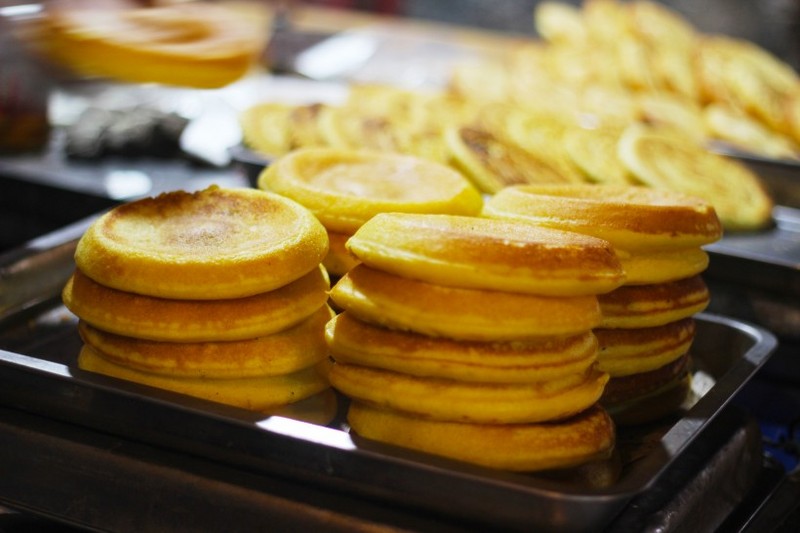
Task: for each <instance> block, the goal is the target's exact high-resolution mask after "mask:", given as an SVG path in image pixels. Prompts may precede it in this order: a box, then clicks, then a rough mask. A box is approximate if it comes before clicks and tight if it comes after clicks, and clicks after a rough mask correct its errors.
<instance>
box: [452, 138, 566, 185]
mask: <svg viewBox="0 0 800 533" xmlns="http://www.w3.org/2000/svg"><path fill="white" fill-rule="evenodd" d="M444 140H445V143H446V146H447V151H448V154H449V156H450V160H451V161H452V162H453V165H454V166H455V168H457V169H458V170H459V171H461V172H463V173H464V175H465V176H468V177H469V179H470V180H472V182H473V183H474V184H475V186H476V187H478V188H479V189H480V190H481V192H484V193H487V194H494V193H496V192H497V191H499V190H501V189H502V188H503V187H508V186H511V185H519V184H522V183H569V182H570V181H571V180H572V177H571V176H567V175H565V174H563V173H562V172H561V171H560V169H558V168H556V167H555V166H554V165H552V164H551V163H550V162H549V161H547V160H546V159H545V158H542V157H540V156H538V155H537V154H534V153H531V152H530V151H528V150H525V149H524V148H522V147H521V146H519V145H517V144H516V143H514V142H512V141H510V140H508V139H504V138H502V137H501V136H499V135H496V134H495V133H494V132H491V131H489V130H488V129H487V128H482V127H475V126H451V127H448V128H445V130H444Z"/></svg>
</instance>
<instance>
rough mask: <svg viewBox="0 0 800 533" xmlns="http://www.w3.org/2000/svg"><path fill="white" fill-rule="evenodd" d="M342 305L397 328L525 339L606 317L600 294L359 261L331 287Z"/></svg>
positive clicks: (570, 330) (585, 326)
mask: <svg viewBox="0 0 800 533" xmlns="http://www.w3.org/2000/svg"><path fill="white" fill-rule="evenodd" d="M330 297H331V298H332V300H333V302H334V303H335V304H336V306H338V307H339V308H341V309H343V310H346V311H350V312H352V313H353V315H354V316H356V317H358V318H359V319H361V320H364V321H366V322H370V323H372V324H377V325H381V326H385V327H388V328H391V329H398V330H404V331H414V332H416V333H421V334H423V335H429V336H432V337H447V338H451V339H457V340H473V341H501V340H523V339H531V338H537V337H542V336H548V335H574V334H578V333H582V332H585V331H586V330H590V329H592V328H593V327H596V326H598V325H599V324H600V321H601V319H602V317H601V315H600V307H599V305H598V303H597V297H596V296H574V297H570V298H566V297H564V298H555V297H548V296H536V295H532V294H518V293H511V292H499V291H482V290H477V289H461V288H455V287H444V286H441V285H436V284H431V283H425V282H421V281H415V280H411V279H407V278H402V277H399V276H395V275H392V274H387V273H385V272H382V271H379V270H375V269H372V268H369V267H367V266H365V265H358V266H357V267H355V268H353V269H352V270H351V271H350V272H348V273H347V274H346V275H345V276H343V277H342V278H341V279H340V280H339V281H338V282H337V283H336V285H334V286H333V288H332V289H331V292H330Z"/></svg>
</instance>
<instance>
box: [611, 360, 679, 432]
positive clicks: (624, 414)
mask: <svg viewBox="0 0 800 533" xmlns="http://www.w3.org/2000/svg"><path fill="white" fill-rule="evenodd" d="M691 387H692V376H691V374H689V373H686V374H684V375H682V376H679V377H677V378H675V379H673V380H672V381H671V382H669V383H667V384H665V385H664V386H662V387H661V388H659V389H657V390H655V391H653V392H650V393H647V394H643V395H642V396H640V397H638V398H632V399H631V400H629V401H627V402H622V403H619V404H615V405H610V406H608V407H606V410H607V411H608V413H609V415H610V416H611V418H612V420H613V421H614V423H615V424H616V425H617V426H625V427H627V426H635V425H641V424H648V423H652V422H657V421H659V420H661V419H663V418H666V417H669V416H677V415H678V413H680V412H681V410H682V409H683V408H684V407H685V406H686V404H687V401H688V400H690V398H691Z"/></svg>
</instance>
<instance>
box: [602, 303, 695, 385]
mask: <svg viewBox="0 0 800 533" xmlns="http://www.w3.org/2000/svg"><path fill="white" fill-rule="evenodd" d="M594 334H595V336H596V337H597V341H598V344H599V352H598V356H597V361H598V368H600V370H603V371H604V372H608V374H609V375H610V376H611V377H612V378H615V377H620V376H628V375H631V374H639V373H642V372H649V371H650V370H655V369H656V368H660V367H662V366H664V365H666V364H667V363H671V362H672V361H674V360H675V359H678V358H679V357H681V356H683V355H684V354H685V353H687V352H688V351H689V348H690V347H691V345H692V341H693V340H694V334H695V322H694V319H692V318H684V319H681V320H678V321H676V322H670V323H669V324H665V325H663V326H655V327H652V328H638V329H601V328H598V329H595V330H594Z"/></svg>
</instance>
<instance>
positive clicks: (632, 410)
mask: <svg viewBox="0 0 800 533" xmlns="http://www.w3.org/2000/svg"><path fill="white" fill-rule="evenodd" d="M484 214H485V215H486V216H488V217H494V218H503V219H509V220H516V221H527V222H532V223H534V224H536V225H537V226H541V227H551V228H559V229H562V230H570V231H575V232H579V233H583V234H586V235H592V236H596V237H601V238H603V239H605V240H607V241H608V242H610V243H611V244H612V245H613V246H614V248H615V249H616V251H617V253H618V255H619V258H620V261H621V263H622V265H623V268H624V270H625V274H626V281H625V284H624V285H623V286H621V287H619V288H617V289H615V290H613V291H611V292H609V293H607V294H603V295H600V296H599V301H600V306H601V309H602V312H603V319H602V322H601V323H600V325H599V326H598V327H597V328H595V330H594V332H595V335H596V336H597V338H598V341H599V343H600V352H599V355H598V361H599V366H600V368H601V369H602V370H604V371H606V372H608V373H609V375H610V376H611V379H610V381H609V383H608V385H607V386H606V389H605V392H604V393H603V397H602V399H601V403H602V404H603V405H604V406H605V407H606V408H607V409H608V410H609V412H610V413H611V414H612V416H613V417H614V419H615V421H616V422H617V423H618V424H633V423H643V422H648V421H652V420H655V419H658V418H661V417H663V416H665V415H667V414H669V413H673V412H675V411H676V410H677V409H678V408H679V407H680V406H681V404H683V402H684V401H685V400H686V398H687V394H688V392H689V387H690V380H691V374H690V359H689V348H690V347H691V344H692V341H693V339H694V334H695V322H694V318H693V317H694V315H695V314H696V313H699V312H700V311H702V310H704V309H705V308H706V306H707V305H708V303H709V292H708V288H707V287H706V285H705V283H704V281H703V279H702V277H701V273H702V272H703V271H704V270H705V268H706V267H707V265H708V255H707V253H706V252H705V251H704V250H703V248H702V246H703V245H705V244H709V243H711V242H714V241H716V240H717V239H719V238H720V236H721V231H722V230H721V226H720V222H719V219H718V218H717V215H716V213H715V211H714V209H713V208H712V207H711V206H710V205H709V204H708V203H706V202H704V201H702V200H700V199H698V198H694V197H690V196H685V195H682V194H679V193H673V192H668V191H663V190H655V189H648V188H643V187H625V186H611V185H607V186H589V185H568V186H521V187H511V188H508V189H505V190H503V191H501V192H500V193H498V194H497V195H496V196H494V197H493V198H492V199H491V200H490V201H489V202H487V204H486V206H485V210H484Z"/></svg>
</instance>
